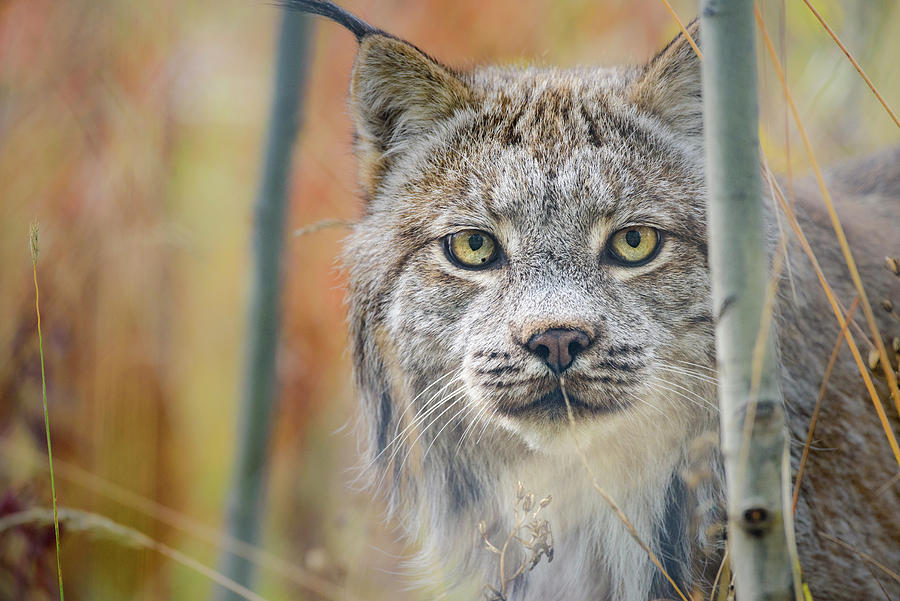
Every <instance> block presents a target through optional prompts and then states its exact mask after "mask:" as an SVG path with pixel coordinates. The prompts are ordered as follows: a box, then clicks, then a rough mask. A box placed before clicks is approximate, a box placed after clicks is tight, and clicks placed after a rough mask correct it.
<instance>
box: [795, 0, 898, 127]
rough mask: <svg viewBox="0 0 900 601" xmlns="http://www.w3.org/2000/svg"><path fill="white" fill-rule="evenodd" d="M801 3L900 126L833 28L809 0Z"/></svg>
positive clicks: (892, 112)
mask: <svg viewBox="0 0 900 601" xmlns="http://www.w3.org/2000/svg"><path fill="white" fill-rule="evenodd" d="M803 3H804V4H806V6H807V7H809V10H810V11H811V12H812V14H813V15H815V17H816V19H818V20H819V23H821V24H822V27H824V28H825V31H827V32H828V35H830V36H831V39H832V40H834V43H835V44H837V45H838V47H839V48H840V49H841V50H842V51H843V52H844V54H845V55H846V56H847V58H848V59H849V60H850V63H851V64H852V65H853V68H854V69H856V71H857V73H859V75H860V76H861V77H862V78H863V81H865V82H866V85H867V86H869V89H870V90H872V93H873V94H875V98H877V99H878V102H880V103H881V106H883V107H884V110H885V111H887V114H888V115H890V117H891V119H892V120H893V121H894V125H896V126H897V127H900V120H898V119H897V114H896V113H894V111H892V110H891V107H890V106H888V103H887V101H886V100H885V99H884V97H883V96H882V95H881V93H879V91H878V89H877V88H876V87H875V84H873V83H872V80H871V79H869V76H868V75H866V72H865V71H863V68H862V67H861V66H860V65H859V63H858V62H856V59H855V58H853V55H852V54H850V51H849V50H848V49H847V47H846V46H844V44H843V42H841V40H840V38H838V37H837V34H836V33H834V30H833V29H831V27H829V25H828V23H826V22H825V19H824V18H823V17H822V15H821V14H819V11H817V10H816V9H815V7H813V5H812V4H811V3H810V2H809V0H803Z"/></svg>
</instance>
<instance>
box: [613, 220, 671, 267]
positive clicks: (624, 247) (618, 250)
mask: <svg viewBox="0 0 900 601" xmlns="http://www.w3.org/2000/svg"><path fill="white" fill-rule="evenodd" d="M657 246H659V232H657V231H656V230H655V229H654V228H652V227H649V226H646V225H634V226H632V227H626V228H625V229H621V230H619V231H618V232H616V233H615V234H613V237H612V239H611V240H610V241H609V251H610V252H611V253H612V255H613V256H614V257H615V258H616V259H618V260H619V261H621V262H623V263H626V264H628V265H636V264H638V263H642V262H644V261H647V260H648V259H650V258H651V257H652V256H653V253H654V252H655V251H656V247H657Z"/></svg>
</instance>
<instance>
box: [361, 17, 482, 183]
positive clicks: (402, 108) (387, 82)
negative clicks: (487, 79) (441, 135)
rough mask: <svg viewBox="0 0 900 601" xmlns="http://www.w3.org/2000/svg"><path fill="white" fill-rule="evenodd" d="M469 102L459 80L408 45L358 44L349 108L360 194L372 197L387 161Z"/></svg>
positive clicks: (381, 39)
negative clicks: (361, 188) (364, 192)
mask: <svg viewBox="0 0 900 601" xmlns="http://www.w3.org/2000/svg"><path fill="white" fill-rule="evenodd" d="M470 99H471V93H470V90H469V88H468V87H467V86H466V84H465V83H463V81H462V80H460V79H459V77H457V76H456V75H455V74H454V73H453V72H452V71H451V70H450V69H448V68H446V67H444V66H443V65H441V64H439V63H438V62H437V61H435V60H433V59H432V58H430V57H429V56H427V55H426V54H424V53H423V52H421V51H420V50H419V49H417V48H416V47H415V46H413V45H412V44H409V43H407V42H404V41H402V40H398V39H396V38H393V37H391V36H389V35H384V34H374V35H367V36H365V37H364V38H363V39H362V40H360V44H359V54H358V55H357V57H356V64H355V65H354V67H353V78H352V80H351V84H350V109H351V113H352V117H353V120H354V122H355V125H356V150H357V155H358V161H359V169H360V179H361V181H362V184H363V186H364V187H365V188H366V192H368V193H369V194H370V195H371V194H372V193H374V191H375V189H376V188H377V187H378V183H379V182H380V180H381V177H382V175H383V174H384V171H385V168H386V167H387V166H388V164H389V163H390V161H391V159H392V157H394V156H396V155H397V154H399V153H402V152H403V150H404V149H405V148H406V147H408V146H409V144H410V142H411V141H412V140H414V139H415V138H416V137H417V136H421V135H423V134H425V133H427V132H429V131H430V130H431V129H432V128H433V126H434V125H435V124H436V122H438V121H440V120H441V119H445V118H447V117H449V116H450V115H452V114H453V112H454V111H456V110H457V109H459V108H462V107H464V106H466V105H467V104H468V103H469V102H470Z"/></svg>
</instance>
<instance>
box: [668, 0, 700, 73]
mask: <svg viewBox="0 0 900 601" xmlns="http://www.w3.org/2000/svg"><path fill="white" fill-rule="evenodd" d="M660 1H661V2H662V3H663V4H664V5H665V6H666V10H667V11H669V14H670V15H672V18H673V19H675V22H676V23H678V27H679V28H681V33H682V35H683V36H684V37H685V39H686V40H687V41H688V44H690V45H691V48H693V49H694V52H695V53H696V54H697V58H699V59H700V60H703V53H702V52H700V48H699V47H698V46H697V43H696V42H694V38H693V37H691V34H689V33H688V30H687V27H685V26H684V23H682V22H681V19H679V18H678V14H677V13H676V12H675V9H674V8H672V5H671V4H669V0H660Z"/></svg>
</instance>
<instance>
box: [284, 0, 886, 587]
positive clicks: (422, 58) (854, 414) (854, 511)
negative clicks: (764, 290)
mask: <svg viewBox="0 0 900 601" xmlns="http://www.w3.org/2000/svg"><path fill="white" fill-rule="evenodd" d="M286 4H287V5H288V6H291V7H294V8H298V9H301V10H307V11H310V12H317V13H319V14H325V15H326V16H329V17H331V18H333V19H335V20H337V21H339V22H341V23H342V24H344V25H345V26H347V27H348V28H349V29H350V30H351V31H353V32H354V34H355V35H356V36H357V39H358V40H359V42H360V47H359V54H358V57H357V59H356V64H355V67H354V71H353V75H352V81H351V87H350V107H351V114H352V117H353V119H354V123H355V127H356V151H357V156H358V160H359V169H360V182H361V186H362V190H363V192H364V195H365V198H366V206H365V215H364V216H363V218H362V219H361V220H360V222H359V223H358V225H356V226H355V228H354V230H353V232H352V234H351V235H350V237H349V239H348V241H347V244H346V249H345V252H344V262H345V264H346V266H347V267H348V270H349V282H350V284H349V285H350V289H349V310H350V316H349V317H350V326H351V336H352V340H351V343H352V350H353V357H354V363H355V374H356V379H357V385H358V390H359V397H360V401H361V411H362V413H361V424H362V428H361V433H362V435H363V438H364V443H365V450H366V458H365V464H366V466H365V470H366V474H367V475H368V477H370V478H371V482H372V486H374V487H379V488H381V489H383V490H384V491H385V493H386V496H387V498H388V501H389V507H390V512H391V515H392V517H393V518H394V519H396V520H397V521H398V522H399V523H400V524H401V525H402V527H403V528H404V529H405V531H406V532H407V534H408V535H409V537H410V538H411V539H415V540H418V541H421V558H422V561H423V562H424V563H425V564H432V563H435V564H439V565H441V566H443V567H447V566H454V568H453V572H452V573H453V575H454V577H456V578H457V579H459V580H465V581H468V582H475V583H483V584H492V585H496V583H497V581H498V576H497V562H496V558H495V556H494V555H492V554H491V553H490V551H488V550H487V549H486V548H485V544H484V541H483V537H482V534H481V533H480V532H479V529H478V524H479V522H484V524H485V536H486V537H487V538H488V539H489V540H497V539H501V538H503V537H505V535H506V533H507V532H508V531H509V530H510V528H511V526H512V519H513V512H512V508H513V506H514V504H515V494H516V487H517V482H520V481H521V482H523V483H524V484H525V486H526V487H527V488H528V489H529V490H531V491H534V492H535V493H536V494H537V495H538V496H543V495H546V494H549V495H552V502H551V503H550V504H549V505H548V506H547V507H546V508H545V509H544V510H543V512H542V517H545V518H546V519H547V520H548V521H549V523H550V525H551V527H552V531H553V541H554V559H553V561H552V562H550V563H548V562H540V563H539V564H538V565H537V566H535V567H534V569H533V570H531V571H529V572H527V573H526V574H525V575H524V576H522V577H520V578H517V579H515V580H514V581H513V582H511V583H510V588H509V589H508V590H507V595H506V596H507V598H508V599H510V600H513V599H515V600H521V601H539V600H540V601H548V600H556V599H559V600H565V601H588V600H596V599H614V600H616V601H648V600H649V599H655V598H659V597H666V598H675V596H676V595H675V592H674V591H673V589H672V587H671V585H670V584H669V583H668V582H667V580H666V579H665V578H664V577H663V575H662V572H661V570H659V569H658V568H657V567H656V566H654V565H653V564H652V563H651V561H650V559H649V557H648V554H647V553H646V552H645V551H644V550H643V549H642V548H641V547H640V546H639V545H638V544H637V543H636V542H635V540H634V538H633V537H632V536H631V535H630V534H629V532H628V531H627V529H626V527H625V526H624V525H623V523H622V521H621V520H620V518H619V517H618V516H617V515H616V513H615V512H614V511H613V510H612V509H611V508H610V506H609V504H608V503H607V502H606V501H605V500H604V499H603V498H602V497H601V496H600V495H599V494H598V492H597V491H596V490H595V488H594V479H595V480H596V484H597V485H599V486H600V487H602V488H603V489H604V490H605V491H606V492H607V493H608V494H609V495H610V497H612V498H613V499H614V500H615V501H616V502H617V503H618V505H619V506H620V507H621V509H622V511H623V512H624V513H625V514H626V515H627V516H628V518H629V519H630V521H631V522H632V523H633V525H634V527H635V529H636V531H637V534H638V536H639V537H640V538H641V540H643V541H645V542H646V543H647V544H648V545H649V547H650V548H651V549H652V550H653V551H654V552H655V553H656V555H657V556H659V557H660V559H661V561H662V564H663V567H664V568H665V570H666V572H667V573H668V574H669V575H670V576H671V577H672V578H673V579H674V580H675V582H677V583H678V585H679V587H681V588H682V590H686V591H691V590H700V591H703V592H704V594H705V595H708V594H709V588H710V585H711V582H712V579H713V577H714V575H715V572H716V569H717V568H718V566H719V564H720V562H721V558H722V552H723V550H724V540H723V536H722V534H723V530H722V528H721V524H722V521H723V515H724V508H723V492H722V490H723V482H722V478H723V475H722V469H721V465H720V458H719V456H718V449H717V434H716V432H717V425H718V416H717V410H716V387H715V371H714V368H715V363H714V361H715V350H714V320H713V316H712V315H711V313H710V304H711V303H710V293H709V287H710V284H709V272H708V262H707V248H706V222H705V201H706V192H705V188H704V171H703V170H704V166H703V162H702V155H703V151H702V148H703V132H702V106H701V98H700V69H699V63H698V60H697V58H696V56H695V54H694V52H693V49H692V48H691V47H690V46H689V44H688V43H687V42H686V40H685V39H684V38H683V37H682V36H679V37H678V38H676V39H675V40H674V41H673V42H672V43H671V44H670V45H669V46H668V47H666V48H665V49H664V50H663V51H662V52H660V53H659V54H658V55H657V56H656V57H655V58H653V59H652V60H651V61H650V62H649V63H647V64H646V65H643V66H640V67H629V68H611V69H604V68H585V69H574V70H562V69H552V68H503V67H485V68H476V69H474V70H470V71H466V72H457V71H453V70H451V69H449V68H447V67H444V66H443V65H441V64H439V63H438V62H436V61H435V60H433V59H431V58H430V57H428V56H427V55H426V54H424V53H423V52H421V51H420V50H418V49H417V48H415V47H414V46H412V45H410V44H408V43H406V42H403V41H401V40H398V39H397V38H395V37H393V36H391V35H389V34H385V33H384V32H381V31H379V30H377V29H374V28H372V27H370V26H368V25H366V24H365V23H363V22H362V21H360V20H358V19H356V18H355V17H353V16H351V15H349V14H347V13H345V12H343V11H342V10H341V9H339V8H337V7H335V6H334V5H332V4H330V3H323V2H308V1H301V0H295V1H293V2H286ZM692 32H693V35H694V36H695V37H698V36H697V33H698V32H697V31H696V28H694V29H693V30H692ZM832 184H833V190H834V192H835V194H836V195H837V196H840V197H841V199H842V200H841V213H842V216H843V217H844V223H845V226H846V228H847V231H848V236H849V238H850V243H851V246H852V247H853V249H854V251H855V253H856V258H857V261H858V263H859V265H860V270H861V272H862V274H863V278H864V281H865V283H866V285H867V287H868V291H869V295H870V297H871V298H874V299H881V298H886V297H893V298H895V299H898V300H900V280H898V279H897V278H895V277H894V276H893V275H892V274H890V273H889V272H888V271H887V270H886V269H884V268H883V266H882V265H881V262H882V260H883V256H884V255H885V254H891V253H893V254H896V253H897V252H898V250H900V228H898V227H897V225H898V224H900V153H897V152H894V153H893V154H886V155H884V156H882V157H880V158H877V159H873V160H871V161H869V162H867V163H864V164H860V165H858V166H856V167H854V168H853V169H850V170H848V171H845V172H841V173H838V174H837V175H836V176H835V179H833V180H832ZM797 203H798V213H799V215H800V218H801V223H802V225H803V227H804V228H805V231H806V234H807V236H808V237H809V238H810V240H811V242H812V244H813V248H814V250H815V251H816V253H817V255H818V258H819V261H820V263H821V264H822V267H823V269H824V271H825V274H826V276H827V278H828V279H829V281H830V283H831V284H832V285H833V286H834V287H835V289H836V291H837V293H838V295H839V296H840V298H841V299H842V300H843V302H844V303H845V306H847V305H849V304H850V302H851V300H852V299H853V297H854V294H855V292H854V290H853V287H852V284H851V282H850V278H849V276H848V274H847V271H846V268H845V267H844V266H843V260H842V258H841V256H840V253H839V249H838V247H837V245H836V243H835V242H834V236H833V233H832V232H831V231H830V223H829V222H828V219H827V216H826V214H825V213H824V211H823V210H822V208H820V201H819V200H818V198H817V197H816V195H815V193H814V192H813V189H812V188H809V189H806V188H803V187H801V188H799V189H798V191H797ZM772 217H773V220H772V221H773V228H774V215H773V216H772ZM888 224H893V226H891V225H888ZM635 232H636V233H635ZM771 237H772V239H773V240H774V239H775V236H774V231H773V235H772V236H771ZM623 240H624V241H625V243H626V244H627V245H628V246H622V241H623ZM647 240H649V242H647ZM650 243H653V247H652V249H650V251H649V252H647V253H646V254H645V255H640V258H639V260H632V259H633V258H634V257H635V256H638V255H636V254H634V253H638V252H643V251H642V250H641V249H642V248H643V247H641V244H647V245H649V244H650ZM485 245H487V246H485ZM647 248H649V246H647ZM479 257H480V258H479ZM789 260H790V261H791V269H790V273H791V276H792V278H793V280H794V282H793V287H794V290H796V296H794V295H793V293H792V292H791V289H790V287H788V286H785V287H782V293H781V294H780V295H779V299H778V303H777V309H776V310H777V316H778V319H777V321H778V327H779V331H780V339H779V340H780V353H781V357H782V372H783V389H784V392H785V399H786V405H787V413H788V420H789V429H790V434H791V437H792V445H791V451H792V460H793V463H794V465H795V466H796V465H797V462H798V459H799V455H800V451H801V450H802V442H803V440H804V439H805V436H806V429H807V427H808V424H809V418H810V414H811V412H812V408H813V405H814V403H815V400H816V396H817V392H818V388H819V386H820V384H821V381H822V377H823V374H824V371H825V363H826V361H827V359H828V356H829V354H830V351H831V348H832V346H833V345H834V343H835V340H836V336H837V333H838V329H837V326H836V324H835V323H833V322H834V320H833V319H832V318H831V314H830V309H829V306H828V304H827V302H826V299H825V296H824V294H823V293H822V291H821V287H820V285H819V283H818V280H817V277H816V275H815V273H814V271H813V268H812V266H811V265H810V263H809V261H808V260H807V259H806V257H805V256H803V255H802V253H800V252H799V251H798V250H797V249H795V248H793V247H792V249H791V252H790V256H789ZM479 261H481V262H479ZM878 318H879V319H880V320H881V321H880V323H879V327H880V328H881V331H882V333H884V334H888V335H889V337H890V335H893V336H897V335H898V334H900V326H898V322H897V321H896V320H893V319H892V318H891V316H890V315H888V314H887V313H880V314H879V315H878ZM563 378H564V381H565V387H566V391H567V393H568V397H569V405H570V407H571V411H572V415H571V419H570V416H569V413H568V408H567V407H566V403H565V399H564V398H563V397H562V394H561V391H562V389H561V387H560V383H561V379H563ZM878 385H879V386H882V389H881V390H880V392H881V393H882V395H883V398H884V399H888V398H889V397H888V395H887V394H885V390H886V389H885V388H884V387H883V382H880V381H879V382H878ZM886 404H887V403H886ZM896 417H897V416H896V414H895V413H891V419H892V420H893V421H892V425H893V427H894V428H895V431H896V428H897V419H896ZM576 439H577V440H578V441H580V446H581V447H583V450H584V454H585V456H586V458H587V461H588V464H589V466H590V473H588V471H587V470H586V469H585V467H584V465H583V462H582V458H581V456H580V454H579V452H578V450H577V449H576V447H575V442H574V441H575V440H576ZM814 448H815V450H814V451H813V453H812V456H811V459H810V463H809V466H808V468H807V469H808V471H807V474H806V476H805V478H804V480H803V486H802V495H801V499H800V503H799V507H798V512H797V518H796V527H797V537H798V543H799V548H800V554H801V560H802V564H803V570H804V575H805V579H806V580H807V581H808V582H809V584H810V587H811V589H812V592H813V596H814V598H816V599H860V598H875V597H878V596H880V595H881V594H882V592H881V588H880V587H882V586H883V587H884V589H885V590H886V591H887V592H889V593H890V594H893V595H895V596H898V595H900V583H897V582H895V581H892V580H891V579H890V578H889V577H887V576H885V575H884V574H883V573H877V574H874V573H873V572H872V571H870V570H875V571H876V572H877V568H872V566H870V565H867V563H866V561H865V560H864V559H862V558H861V556H859V555H857V554H856V553H854V552H853V551H852V550H848V547H846V546H843V545H841V544H839V543H838V542H835V540H834V539H840V540H841V541H844V542H846V543H847V544H849V545H850V546H852V547H857V548H859V549H860V550H862V551H864V552H865V553H868V554H869V555H872V556H874V557H877V558H878V560H879V561H881V562H882V563H883V564H884V565H886V566H888V567H891V568H893V569H895V570H896V569H897V568H898V566H900V486H898V485H894V486H888V487H887V488H884V485H885V484H886V483H888V482H889V481H890V479H891V478H892V477H893V476H894V474H895V473H896V472H897V466H896V465H894V464H893V461H892V459H891V453H890V449H889V448H888V445H887V442H886V440H885V436H884V434H883V432H882V431H881V428H880V426H879V423H878V421H877V418H876V417H875V414H874V411H873V409H872V406H871V401H870V400H869V399H868V397H867V395H866V391H865V388H864V387H863V384H862V381H861V379H860V377H859V374H858V373H857V372H856V367H855V364H854V363H853V361H852V358H851V357H850V355H849V353H846V351H844V352H842V353H841V355H840V356H839V359H838V362H837V365H836V367H835V371H834V374H833V375H832V376H831V381H830V384H829V387H828V389H827V393H826V397H825V401H824V409H823V414H822V417H821V419H820V425H819V429H818V431H817V435H816V441H815V446H814ZM879 489H881V490H879ZM876 492H877V494H876ZM517 552H519V551H516V550H511V551H510V553H511V555H512V556H514V557H512V558H511V560H510V561H511V562H512V563H516V562H517V561H518V558H517V557H515V555H516V553H517ZM879 581H880V584H879Z"/></svg>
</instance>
